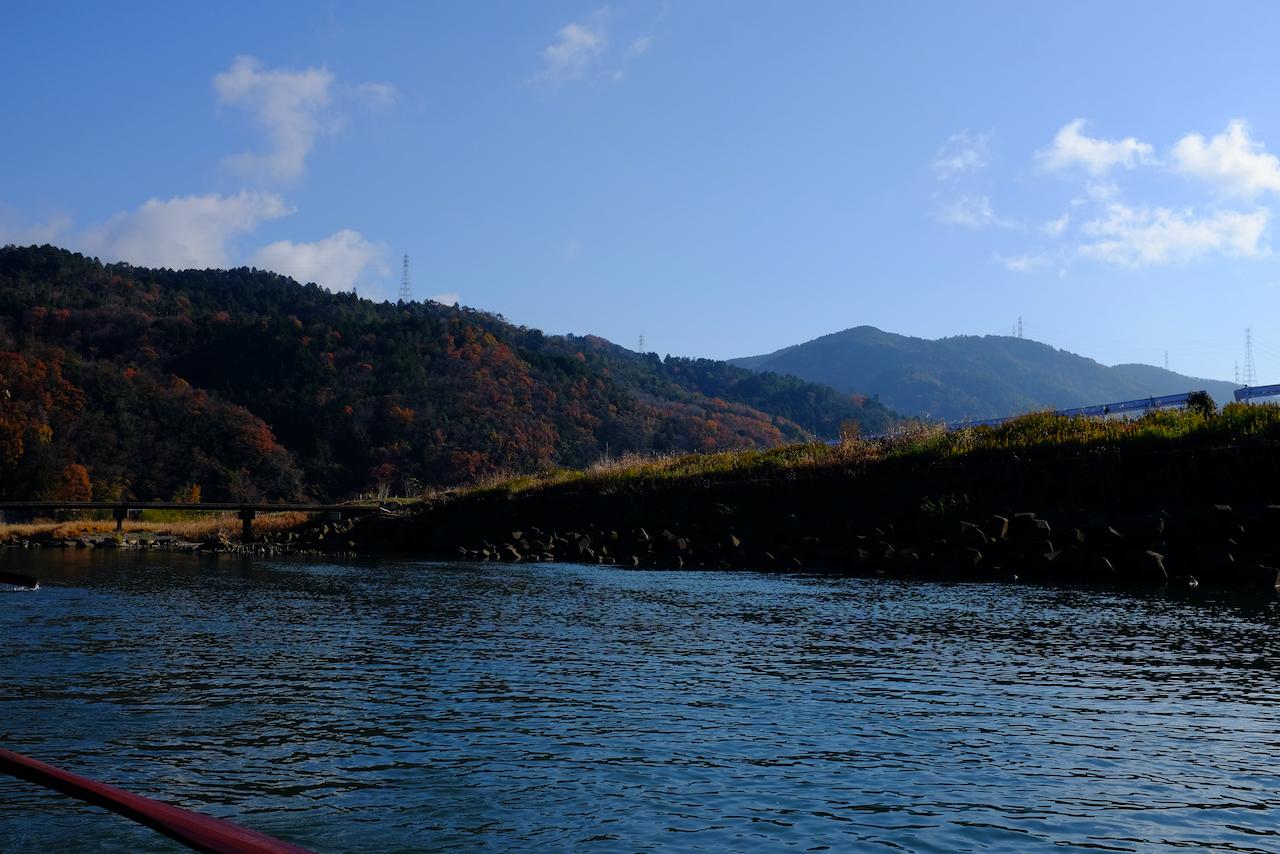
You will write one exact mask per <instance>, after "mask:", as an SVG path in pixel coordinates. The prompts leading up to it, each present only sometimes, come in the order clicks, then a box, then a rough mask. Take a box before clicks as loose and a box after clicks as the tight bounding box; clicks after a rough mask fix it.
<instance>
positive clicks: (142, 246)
mask: <svg viewBox="0 0 1280 854" xmlns="http://www.w3.org/2000/svg"><path fill="white" fill-rule="evenodd" d="M291 213H293V208H291V207H290V206H289V205H288V204H286V203H285V200H284V199H283V198H281V197H280V196H278V195H276V194H275V193H253V192H248V191H244V192H240V193H238V194H236V195H234V196H222V195H218V194H216V193H213V194H210V195H207V196H175V197H174V198H171V199H163V200H162V199H148V200H147V201H146V202H145V203H144V204H143V205H142V206H141V207H140V208H138V209H137V210H136V211H131V212H127V213H118V214H116V215H115V216H113V217H111V218H110V219H108V220H107V221H106V222H104V223H102V224H101V225H97V226H94V227H92V228H90V229H89V230H88V231H86V232H85V233H84V234H83V235H82V236H81V238H80V240H79V241H78V242H79V243H80V245H81V246H82V247H83V248H84V250H85V251H87V252H89V253H90V254H93V255H98V256H101V257H103V258H107V259H111V260H119V261H128V262H129V263H131V264H137V265H139V266H146V267H171V268H173V269H178V270H181V269H188V268H196V269H203V268H207V267H227V266H230V265H231V263H232V258H233V256H232V253H231V249H230V243H231V241H232V240H233V239H234V238H235V237H238V236H240V235H242V234H246V233H248V232H250V231H252V230H253V229H255V228H257V226H258V225H259V224H260V223H262V222H265V221H266V220H270V219H276V218H278V217H282V216H286V215H288V214H291Z"/></svg>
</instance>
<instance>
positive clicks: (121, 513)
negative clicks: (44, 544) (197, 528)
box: [0, 501, 385, 543]
mask: <svg viewBox="0 0 1280 854" xmlns="http://www.w3.org/2000/svg"><path fill="white" fill-rule="evenodd" d="M384 509H385V508H383V506H382V505H380V504H252V503H250V504H188V503H183V502H176V501H0V513H5V512H16V513H54V512H57V511H59V510H100V511H105V512H110V513H111V514H112V517H113V518H114V519H115V520H116V530H117V531H122V530H124V522H125V520H126V519H128V518H129V512H130V511H132V510H181V511H184V512H195V513H235V514H236V518H238V519H239V520H240V522H241V526H242V527H241V533H242V535H243V538H244V541H245V542H246V543H247V542H249V541H251V540H252V539H253V520H254V517H256V516H257V515H258V514H259V513H286V512H294V513H325V514H329V515H330V516H331V517H332V518H334V519H341V518H342V517H343V516H367V515H369V514H370V513H381V512H383V511H384Z"/></svg>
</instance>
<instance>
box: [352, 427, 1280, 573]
mask: <svg viewBox="0 0 1280 854" xmlns="http://www.w3.org/2000/svg"><path fill="white" fill-rule="evenodd" d="M1277 483H1280V408H1278V407H1273V406H1238V405H1232V406H1228V407H1227V408H1226V409H1225V410H1224V411H1223V412H1222V413H1211V412H1205V411H1200V412H1191V411H1182V412H1157V413H1152V414H1150V415H1148V416H1146V417H1144V418H1141V419H1135V420H1131V421H1118V420H1117V421H1099V420H1088V419H1078V418H1077V419H1070V418H1063V417H1060V416H1054V415H1050V414H1043V413H1039V414H1033V415H1029V416H1026V417H1024V418H1020V419H1016V420H1015V421H1012V422H1010V423H1008V424H1005V425H1002V426H1000V427H994V428H973V429H967V430H961V431H954V432H950V433H946V432H943V431H941V430H938V429H932V428H927V427H919V428H915V429H914V430H912V431H907V432H904V433H902V434H900V435H898V436H896V437H893V438H891V439H888V440H884V441H875V442H870V441H857V440H853V441H847V442H845V443H844V444H843V445H841V446H834V447H828V446H823V445H801V446H791V447H787V448H780V449H775V450H772V451H762V452H745V453H734V454H711V455H695V456H685V457H674V458H664V459H659V460H648V461H637V460H628V461H621V462H618V463H614V464H609V465H600V466H596V467H593V468H592V469H588V470H584V471H574V472H553V473H548V474H546V475H543V476H540V477H523V478H513V479H509V480H505V481H500V482H493V483H488V484H483V485H479V486H476V487H474V488H471V489H469V490H466V491H462V492H459V493H455V494H450V495H446V496H442V497H438V498H436V499H433V500H429V501H427V502H424V504H423V507H422V509H421V510H420V511H419V512H418V513H417V514H415V515H414V516H412V517H411V518H409V519H407V520H372V521H371V522H370V523H369V525H368V526H360V527H358V528H357V532H356V535H355V536H356V540H357V542H360V543H362V544H366V545H371V546H377V547H381V548H386V549H391V550H395V551H401V552H410V553H418V554H429V555H434V556H439V557H454V558H459V557H460V558H465V559H490V560H547V559H553V558H554V559H556V560H582V561H587V562H609V563H621V564H624V565H633V566H637V565H638V566H709V567H717V566H735V567H750V566H760V567H767V568H768V567H771V568H829V569H851V570H857V571H871V572H907V573H924V574H926V575H932V576H936V577H1007V576H1008V575H1010V574H1018V575H1020V576H1021V577H1044V578H1046V579H1053V580H1071V579H1078V580H1107V579H1111V580H1115V581H1122V582H1123V581H1135V582H1148V581H1151V580H1153V579H1155V578H1157V577H1182V576H1194V577H1196V578H1197V579H1198V580H1200V581H1206V580H1208V581H1210V582H1211V583H1221V584H1223V585H1236V584H1239V583H1249V584H1256V583H1259V582H1258V579H1264V580H1265V579H1266V578H1267V577H1268V575H1267V571H1266V570H1264V569H1257V567H1258V566H1262V567H1269V566H1274V565H1276V564H1277V563H1280V553H1277V552H1276V550H1275V549H1273V548H1272V546H1271V544H1270V542H1269V537H1268V536H1265V532H1266V531H1267V530H1269V529H1270V528H1271V527H1272V526H1273V525H1274V522H1275V521H1277V516H1276V515H1275V511H1273V510H1270V509H1267V506H1268V505H1270V504H1271V503H1272V502H1276V503H1280V488H1277V486H1276V484H1277ZM1215 505H1217V507H1216V508H1215ZM1226 505H1230V506H1231V507H1234V508H1235V509H1223V508H1224V506H1226ZM1019 514H1022V515H1019ZM1028 514H1029V515H1028ZM1001 518H1003V519H1005V520H1008V522H1007V523H1004V524H1003V526H1002V523H1001V522H999V519H1001ZM1155 520H1159V521H1158V522H1157V521H1155ZM1040 523H1043V524H1040ZM1157 529H1158V530H1157ZM1153 531H1154V532H1155V534H1156V535H1152V532H1153ZM1165 531H1168V534H1167V535H1166V534H1165V533H1164V532H1165ZM979 533H980V534H981V535H982V536H978V534H979ZM984 538H985V541H984ZM1210 565H1212V567H1214V568H1213V569H1210ZM1246 565H1247V567H1246ZM1107 567H1110V569H1108V568H1107ZM1157 570H1158V571H1157ZM1197 572H1198V573H1199V575H1197ZM1274 575H1275V572H1274V570H1271V571H1270V576H1269V577H1270V578H1271V580H1272V582H1274ZM1201 576H1204V577H1201Z"/></svg>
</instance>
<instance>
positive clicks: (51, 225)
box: [0, 202, 71, 246]
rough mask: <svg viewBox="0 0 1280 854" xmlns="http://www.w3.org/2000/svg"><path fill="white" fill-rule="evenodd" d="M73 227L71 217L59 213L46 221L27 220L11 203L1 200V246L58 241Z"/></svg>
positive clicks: (35, 244)
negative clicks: (7, 203)
mask: <svg viewBox="0 0 1280 854" xmlns="http://www.w3.org/2000/svg"><path fill="white" fill-rule="evenodd" d="M70 228H71V217H69V216H67V215H66V214H58V215H57V216H52V217H49V219H47V220H45V221H44V222H25V221H24V220H23V217H22V216H21V215H20V214H19V213H18V212H17V211H16V210H15V209H13V208H11V207H10V206H9V205H6V204H4V203H3V202H0V246H8V245H14V246H33V245H34V246H41V245H44V244H46V243H57V242H58V241H59V240H61V239H62V238H63V237H64V236H65V235H66V233H67V231H68V229H70Z"/></svg>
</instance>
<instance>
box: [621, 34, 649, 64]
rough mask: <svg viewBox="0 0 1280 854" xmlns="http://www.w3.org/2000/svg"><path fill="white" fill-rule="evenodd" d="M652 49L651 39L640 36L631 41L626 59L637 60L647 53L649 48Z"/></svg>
mask: <svg viewBox="0 0 1280 854" xmlns="http://www.w3.org/2000/svg"><path fill="white" fill-rule="evenodd" d="M651 47H653V38H652V37H650V36H640V37H639V38H636V39H633V40H632V41H631V46H630V47H628V48H627V57H628V58H629V59H639V58H640V57H642V56H644V55H645V54H646V53H648V52H649V48H651Z"/></svg>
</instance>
